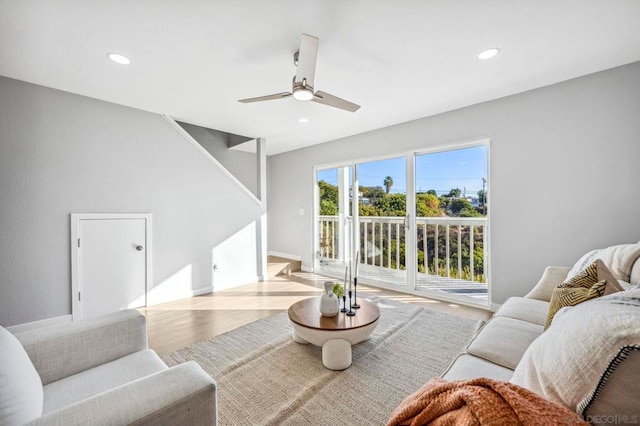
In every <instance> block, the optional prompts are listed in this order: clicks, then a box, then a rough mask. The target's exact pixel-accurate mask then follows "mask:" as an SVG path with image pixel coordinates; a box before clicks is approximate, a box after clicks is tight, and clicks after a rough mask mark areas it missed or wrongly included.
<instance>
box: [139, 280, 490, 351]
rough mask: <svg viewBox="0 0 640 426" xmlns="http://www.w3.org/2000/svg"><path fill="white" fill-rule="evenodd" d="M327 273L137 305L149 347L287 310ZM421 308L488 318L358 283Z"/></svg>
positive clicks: (316, 288) (166, 346)
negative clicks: (143, 318)
mask: <svg viewBox="0 0 640 426" xmlns="http://www.w3.org/2000/svg"><path fill="white" fill-rule="evenodd" d="M325 280H326V277H323V276H321V275H315V274H311V273H306V272H295V273H292V274H291V275H289V276H286V275H282V276H277V277H275V278H271V279H270V280H269V281H265V282H259V283H253V284H247V285H244V286H241V287H236V288H233V289H230V290H223V291H219V292H216V293H211V294H205V295H202V296H197V297H191V298H188V299H182V300H178V301H175V302H170V303H164V304H161V305H155V306H151V307H148V308H141V309H140V312H142V313H143V314H144V315H145V316H146V317H147V331H148V335H149V347H150V348H151V349H154V350H155V351H156V352H158V353H159V354H165V353H170V352H173V351H175V350H177V349H180V348H182V347H184V346H188V345H190V344H193V343H196V342H200V341H202V340H207V339H210V338H212V337H214V336H217V335H219V334H222V333H225V332H227V331H230V330H233V329H235V328H238V327H240V326H242V325H244V324H247V323H250V322H252V321H255V320H258V319H261V318H266V317H268V316H271V315H274V314H277V313H278V312H284V311H286V310H287V309H288V308H289V306H290V305H291V304H293V303H295V302H297V301H298V300H301V299H304V298H307V297H311V296H319V295H320V294H322V290H321V287H322V283H323V282H324V281H325ZM360 290H362V291H366V292H368V293H373V294H375V295H377V296H382V297H386V298H389V299H393V300H397V301H401V302H406V303H412V304H415V305H420V306H424V307H426V308H431V309H434V310H438V311H441V312H447V313H450V314H455V315H460V316H463V317H467V318H472V319H476V320H485V319H488V318H490V317H491V313H490V312H489V311H486V310H483V309H478V308H472V307H467V306H461V305H456V304H453V303H449V302H440V301H436V300H431V299H427V298H424V297H418V296H412V295H408V294H403V293H398V292H394V291H390V290H383V289H378V288H375V287H368V286H366V285H359V286H358V292H360Z"/></svg>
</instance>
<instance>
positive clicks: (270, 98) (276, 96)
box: [238, 92, 291, 104]
mask: <svg viewBox="0 0 640 426" xmlns="http://www.w3.org/2000/svg"><path fill="white" fill-rule="evenodd" d="M287 96H291V93H289V92H282V93H276V94H274V95H267V96H258V97H257V98H247V99H240V100H239V101H238V102H242V103H243V104H248V103H250V102H262V101H273V100H276V99H282V98H286V97H287Z"/></svg>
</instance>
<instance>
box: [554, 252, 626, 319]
mask: <svg viewBox="0 0 640 426" xmlns="http://www.w3.org/2000/svg"><path fill="white" fill-rule="evenodd" d="M622 290H623V289H622V287H621V286H620V284H618V280H617V279H616V278H615V277H614V276H613V275H612V274H611V272H610V271H609V269H608V268H607V267H606V266H605V264H604V262H602V260H600V259H597V260H596V261H595V262H593V263H592V264H591V265H589V266H588V267H587V268H586V269H585V270H584V271H582V272H580V273H579V274H577V275H576V276H574V277H573V278H571V279H569V280H567V281H565V282H564V283H562V284H561V285H559V286H558V287H557V288H556V289H555V290H553V293H552V295H551V301H550V303H549V313H548V314H547V321H546V323H545V326H544V327H545V329H547V328H549V326H550V325H551V322H552V321H553V316H554V315H555V314H556V312H558V311H559V310H560V309H562V308H564V307H567V306H575V305H577V304H579V303H582V302H585V301H587V300H590V299H595V298H596V297H601V296H604V295H605V294H611V293H615V292H617V291H622Z"/></svg>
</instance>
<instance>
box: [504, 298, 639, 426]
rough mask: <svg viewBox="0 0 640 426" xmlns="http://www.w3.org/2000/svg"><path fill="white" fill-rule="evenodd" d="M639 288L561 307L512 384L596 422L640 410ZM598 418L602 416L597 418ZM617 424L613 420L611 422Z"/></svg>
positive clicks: (536, 342) (526, 356) (524, 358)
mask: <svg viewBox="0 0 640 426" xmlns="http://www.w3.org/2000/svg"><path fill="white" fill-rule="evenodd" d="M638 324H640V290H628V291H625V292H619V293H615V294H612V295H608V296H604V297H600V298H597V299H594V300H590V301H588V302H585V303H581V304H580V305H578V306H575V307H573V308H571V309H563V310H562V312H561V313H559V314H558V315H557V316H556V319H555V320H554V321H553V327H551V328H549V330H547V331H545V332H544V333H542V334H541V335H540V337H538V338H537V339H536V340H534V342H533V343H532V344H531V345H530V346H529V348H528V349H527V351H526V352H525V354H524V355H523V356H522V359H521V360H520V362H519V363H518V365H517V366H516V369H515V370H514V372H513V376H512V378H511V382H512V383H515V384H517V385H520V386H523V387H525V388H527V389H530V390H532V391H534V392H536V393H537V394H538V395H540V396H543V397H545V398H547V399H548V400H550V401H553V402H556V403H560V404H563V405H564V406H566V407H568V408H569V409H570V410H573V411H575V412H577V413H578V414H580V415H582V416H584V417H585V418H586V419H587V420H591V421H593V423H595V424H599V423H602V421H597V419H598V418H600V419H605V422H606V420H607V419H610V418H611V417H606V416H612V415H616V416H617V419H618V420H617V422H620V423H622V422H623V420H624V419H625V416H626V418H627V419H628V421H629V419H631V417H630V416H634V415H635V416H636V418H637V414H638V413H639V412H640V402H638V399H637V398H638V395H640V381H639V380H638V377H640V351H639V350H638V349H640V327H638ZM599 416H600V417H599ZM609 422H610V423H613V422H612V421H609Z"/></svg>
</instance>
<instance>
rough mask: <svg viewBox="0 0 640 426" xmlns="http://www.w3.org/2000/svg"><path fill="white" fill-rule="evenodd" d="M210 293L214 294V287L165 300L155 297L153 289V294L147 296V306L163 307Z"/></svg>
mask: <svg viewBox="0 0 640 426" xmlns="http://www.w3.org/2000/svg"><path fill="white" fill-rule="evenodd" d="M209 293H213V287H211V286H207V287H202V288H197V289H195V290H188V291H184V292H182V293H179V294H177V295H175V296H173V295H172V296H171V298H166V299H165V298H161V297H159V296H158V297H156V296H154V295H153V289H151V292H150V293H149V294H148V296H147V306H156V305H161V304H163V303H169V302H174V301H176V300H181V299H188V298H190V297H195V296H201V295H203V294H209Z"/></svg>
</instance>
